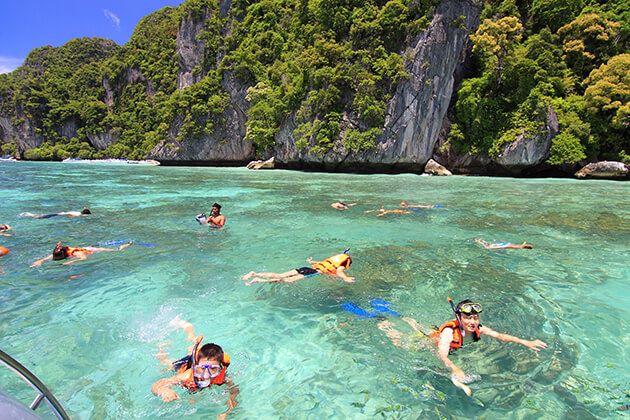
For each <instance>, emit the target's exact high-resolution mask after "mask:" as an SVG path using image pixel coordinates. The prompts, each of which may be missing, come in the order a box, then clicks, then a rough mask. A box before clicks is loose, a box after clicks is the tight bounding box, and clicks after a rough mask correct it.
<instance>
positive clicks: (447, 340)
mask: <svg viewBox="0 0 630 420" xmlns="http://www.w3.org/2000/svg"><path fill="white" fill-rule="evenodd" d="M451 341H453V330H452V329H451V328H445V329H444V331H442V334H440V341H439V343H438V357H439V358H440V360H441V361H442V363H444V366H446V367H447V368H449V369H450V370H451V372H452V375H451V382H452V383H453V385H455V386H456V387H457V388H459V389H461V390H462V391H464V393H465V394H466V395H468V396H469V397H470V396H472V389H470V387H469V386H468V385H465V384H464V383H462V381H463V380H464V379H465V374H464V371H463V370H461V369H460V368H459V367H457V366H456V365H455V363H453V362H451V359H449V358H448V352H449V350H450V348H451Z"/></svg>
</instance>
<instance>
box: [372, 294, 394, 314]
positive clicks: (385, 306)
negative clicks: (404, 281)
mask: <svg viewBox="0 0 630 420" xmlns="http://www.w3.org/2000/svg"><path fill="white" fill-rule="evenodd" d="M370 305H371V306H372V308H374V309H376V310H377V311H379V312H380V313H383V314H389V315H393V316H400V314H399V313H398V312H396V311H392V310H391V309H389V307H390V306H392V303H391V302H388V301H386V300H383V299H379V298H374V299H370Z"/></svg>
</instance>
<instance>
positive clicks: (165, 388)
mask: <svg viewBox="0 0 630 420" xmlns="http://www.w3.org/2000/svg"><path fill="white" fill-rule="evenodd" d="M185 374H186V372H182V373H179V374H177V375H175V376H171V377H170V378H162V379H160V380H159V381H157V382H156V383H154V384H153V385H152V386H151V392H153V394H154V395H157V396H158V397H160V398H162V401H164V402H170V401H174V400H178V399H179V395H177V392H175V391H174V390H173V389H172V388H171V386H173V385H177V384H179V383H181V382H183V381H184V380H185V379H186V378H185Z"/></svg>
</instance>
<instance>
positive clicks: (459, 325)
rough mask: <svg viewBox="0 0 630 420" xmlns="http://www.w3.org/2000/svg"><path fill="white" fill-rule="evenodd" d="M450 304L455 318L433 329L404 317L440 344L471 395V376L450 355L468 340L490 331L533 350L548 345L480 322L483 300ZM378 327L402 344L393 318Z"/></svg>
mask: <svg viewBox="0 0 630 420" xmlns="http://www.w3.org/2000/svg"><path fill="white" fill-rule="evenodd" d="M449 302H450V298H449ZM451 306H452V308H453V312H454V313H455V319H452V320H450V321H447V322H445V323H444V324H442V326H441V327H439V328H436V329H435V331H433V332H432V333H426V332H424V331H423V328H422V326H421V325H420V324H419V323H418V322H416V321H415V320H413V319H410V318H403V320H404V321H406V322H407V323H408V324H409V325H410V326H411V327H412V328H413V329H414V330H415V331H416V332H417V333H420V334H422V336H425V337H428V338H430V339H432V341H433V343H434V344H435V345H436V346H437V356H438V358H439V359H440V360H441V361H442V363H443V364H444V366H446V367H447V368H448V369H450V371H451V373H452V375H451V381H452V382H453V384H454V385H455V386H457V387H458V388H460V389H461V390H462V391H464V392H465V393H466V395H468V396H471V395H472V390H471V389H470V387H469V386H467V385H465V382H470V379H469V377H467V376H466V375H465V374H464V371H463V370H462V369H461V368H459V367H458V366H457V365H455V363H453V362H452V361H451V360H450V359H449V355H450V354H451V353H453V352H454V351H456V350H458V349H460V348H462V347H463V346H464V344H465V343H466V344H467V343H468V342H477V341H479V340H480V339H481V336H482V335H487V336H489V337H492V338H494V339H497V340H499V341H503V342H511V343H517V344H521V345H523V346H525V347H527V348H529V349H531V350H534V351H540V350H541V349H544V348H547V344H546V343H544V342H543V341H540V340H524V339H522V338H519V337H515V336H513V335H509V334H505V333H500V332H497V331H495V330H493V329H492V328H490V327H487V326H485V325H481V324H480V319H479V314H480V313H481V312H482V311H483V308H482V307H481V305H480V304H478V303H474V302H473V301H471V300H470V299H466V300H462V301H461V302H459V303H458V304H457V305H455V306H453V304H452V303H451ZM379 329H381V330H382V331H384V332H385V333H386V334H387V336H388V337H389V338H390V339H391V340H392V342H393V343H394V345H396V346H400V343H401V338H402V335H403V334H402V333H401V332H399V331H397V330H395V329H394V328H393V325H392V324H391V322H389V321H388V320H384V321H382V322H381V323H380V324H379Z"/></svg>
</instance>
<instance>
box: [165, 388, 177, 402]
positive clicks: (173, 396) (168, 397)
mask: <svg viewBox="0 0 630 420" xmlns="http://www.w3.org/2000/svg"><path fill="white" fill-rule="evenodd" d="M160 397H162V401H164V402H171V401H175V400H179V395H177V392H175V391H173V390H172V389H170V388H166V389H163V390H161V391H160Z"/></svg>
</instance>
